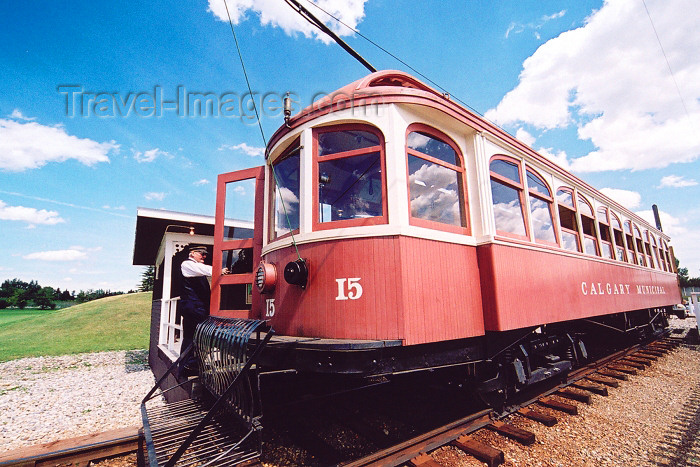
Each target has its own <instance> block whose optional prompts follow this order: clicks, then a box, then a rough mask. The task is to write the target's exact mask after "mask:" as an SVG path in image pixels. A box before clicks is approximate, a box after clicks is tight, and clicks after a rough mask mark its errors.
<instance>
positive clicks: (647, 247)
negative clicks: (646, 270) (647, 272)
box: [642, 229, 655, 269]
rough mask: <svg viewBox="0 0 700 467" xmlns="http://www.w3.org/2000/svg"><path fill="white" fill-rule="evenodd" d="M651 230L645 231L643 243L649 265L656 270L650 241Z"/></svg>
mask: <svg viewBox="0 0 700 467" xmlns="http://www.w3.org/2000/svg"><path fill="white" fill-rule="evenodd" d="M649 235H650V234H649V230H647V229H644V232H642V241H643V242H644V253H645V254H646V257H647V265H648V266H649V267H650V268H652V269H654V268H655V266H654V264H655V263H654V257H653V255H652V253H651V240H649Z"/></svg>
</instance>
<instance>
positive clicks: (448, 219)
mask: <svg viewBox="0 0 700 467" xmlns="http://www.w3.org/2000/svg"><path fill="white" fill-rule="evenodd" d="M414 127H415V128H422V129H424V131H410V130H411V128H414ZM409 131H410V133H409V134H408V136H407V137H406V152H407V156H408V190H409V202H410V208H411V218H412V221H413V219H422V220H426V221H432V222H439V223H441V224H447V225H452V226H455V227H466V216H465V212H464V211H465V210H464V204H465V203H464V183H463V176H464V169H463V167H462V164H461V160H460V158H459V156H458V153H457V150H456V145H454V143H452V144H450V143H448V142H447V140H448V138H447V137H446V136H442V135H441V137H440V138H439V137H438V136H437V135H433V134H431V133H432V132H436V133H437V130H434V129H431V128H428V127H427V126H426V125H420V124H416V125H412V126H411V127H410V128H409ZM443 139H444V140H443ZM419 225H420V224H419ZM426 226H429V225H426ZM431 227H434V226H431ZM437 228H439V227H437Z"/></svg>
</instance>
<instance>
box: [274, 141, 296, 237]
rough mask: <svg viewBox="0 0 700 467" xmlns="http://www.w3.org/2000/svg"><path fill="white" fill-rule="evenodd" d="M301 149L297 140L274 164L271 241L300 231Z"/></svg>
mask: <svg viewBox="0 0 700 467" xmlns="http://www.w3.org/2000/svg"><path fill="white" fill-rule="evenodd" d="M300 152H301V148H300V146H299V140H298V139H297V140H296V141H295V142H294V143H292V144H291V146H290V147H289V149H288V150H287V151H286V152H285V154H283V155H282V156H281V157H280V158H279V159H278V160H277V161H275V163H274V164H273V169H274V179H273V181H276V182H275V183H273V184H272V191H273V197H272V199H273V200H274V201H273V202H274V207H273V211H272V212H273V216H274V218H273V224H274V225H273V228H272V229H271V240H274V239H275V238H278V237H281V236H283V235H286V234H288V233H289V232H291V231H295V230H298V229H299V161H300Z"/></svg>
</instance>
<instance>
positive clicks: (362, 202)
mask: <svg viewBox="0 0 700 467" xmlns="http://www.w3.org/2000/svg"><path fill="white" fill-rule="evenodd" d="M384 164H385V162H384V138H383V136H382V134H381V133H380V132H379V131H378V130H377V129H375V128H374V127H370V126H368V125H338V126H332V127H322V128H316V129H315V130H314V183H315V185H314V187H315V193H314V195H315V196H314V198H315V202H316V204H317V206H318V207H317V209H315V210H314V227H315V228H316V229H326V228H336V227H346V226H359V225H371V224H381V223H386V221H387V215H386V188H385V185H386V183H385V177H384V174H385V173H386V170H385V167H384Z"/></svg>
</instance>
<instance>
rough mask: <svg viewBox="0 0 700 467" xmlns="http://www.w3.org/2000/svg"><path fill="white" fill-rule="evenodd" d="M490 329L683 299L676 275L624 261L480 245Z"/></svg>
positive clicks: (649, 305) (498, 329) (593, 314)
mask: <svg viewBox="0 0 700 467" xmlns="http://www.w3.org/2000/svg"><path fill="white" fill-rule="evenodd" d="M478 256H479V267H480V271H481V283H482V284H484V285H485V287H484V289H483V294H482V296H483V301H484V319H485V324H486V329H487V330H489V331H505V330H509V329H517V328H521V327H526V326H536V325H539V324H542V323H549V322H557V321H565V320H570V319H579V318H586V317H592V316H597V315H602V314H609V313H617V312H621V311H630V310H637V309H642V308H654V307H661V306H667V305H673V304H674V303H679V302H680V300H681V297H680V290H679V288H678V283H677V280H676V277H675V276H673V275H669V274H663V273H660V272H659V271H657V270H652V269H642V268H636V267H631V266H629V265H625V264H624V263H612V262H600V261H593V260H589V259H587V258H585V257H583V256H577V257H574V256H565V255H561V254H557V253H556V252H548V251H538V250H530V249H525V248H518V247H513V246H505V245H495V244H489V245H484V246H480V247H479V248H478Z"/></svg>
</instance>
